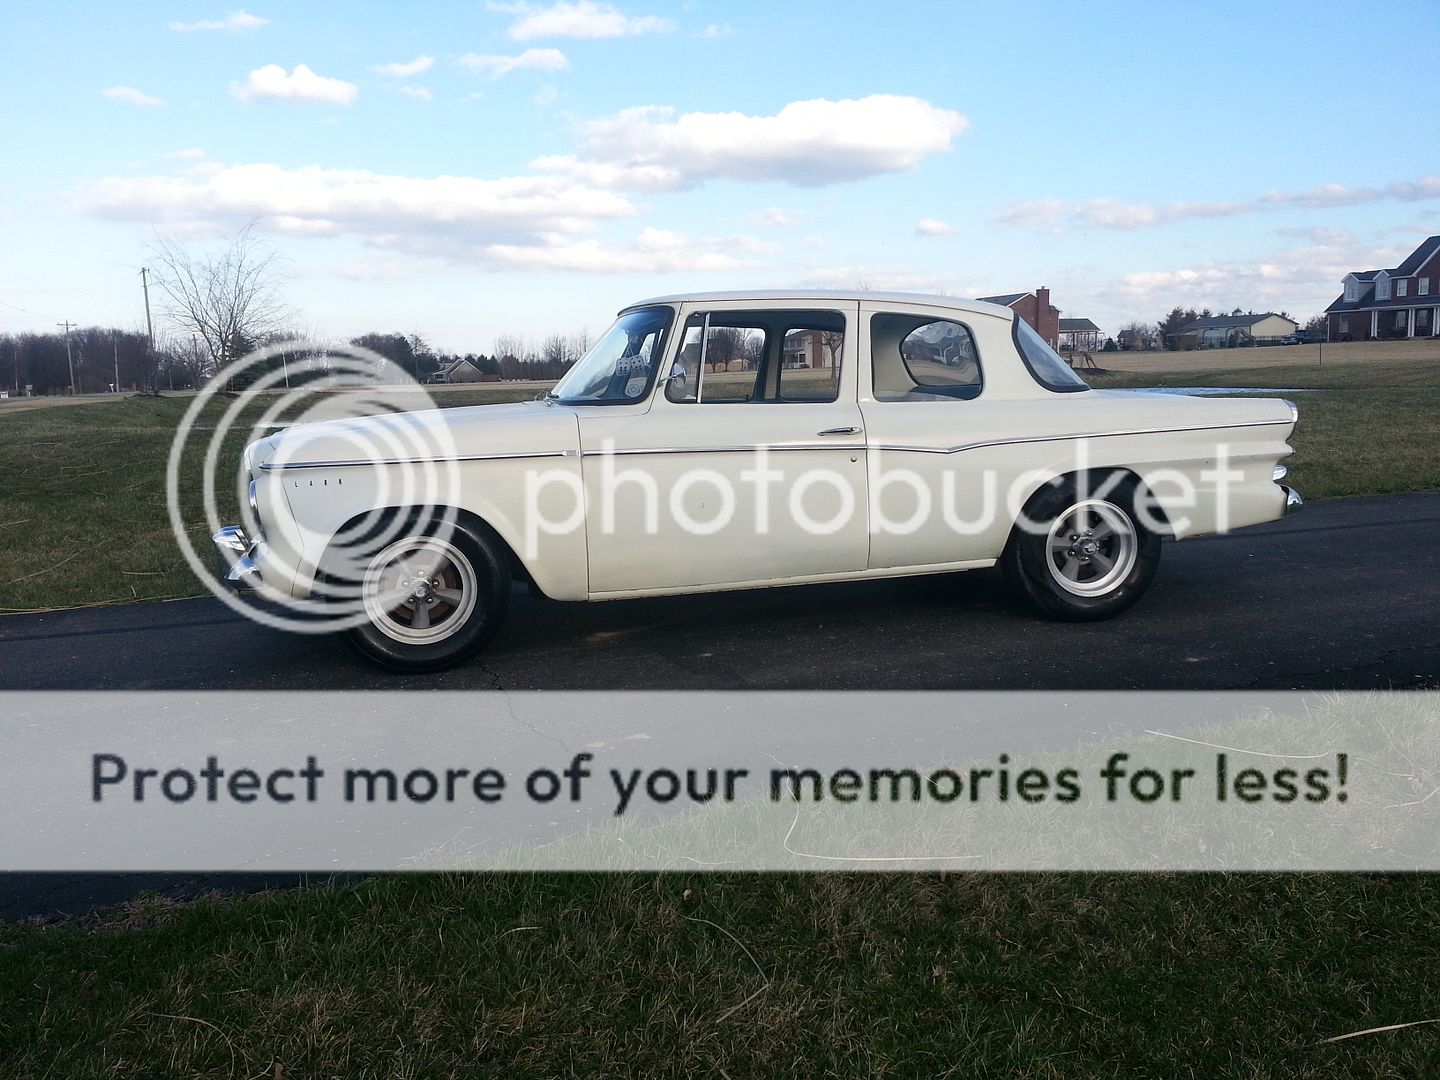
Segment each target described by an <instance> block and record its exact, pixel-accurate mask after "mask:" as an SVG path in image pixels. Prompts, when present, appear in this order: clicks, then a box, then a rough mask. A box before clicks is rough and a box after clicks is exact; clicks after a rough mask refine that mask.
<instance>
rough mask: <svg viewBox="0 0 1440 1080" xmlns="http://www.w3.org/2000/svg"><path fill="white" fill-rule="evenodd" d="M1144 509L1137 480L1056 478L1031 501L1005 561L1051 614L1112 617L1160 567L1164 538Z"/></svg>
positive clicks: (1025, 590) (1009, 570) (1013, 578)
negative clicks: (1150, 523) (1087, 481)
mask: <svg viewBox="0 0 1440 1080" xmlns="http://www.w3.org/2000/svg"><path fill="white" fill-rule="evenodd" d="M1140 511H1141V506H1140V502H1139V486H1138V484H1137V483H1136V482H1135V481H1134V480H1133V479H1131V478H1128V477H1127V478H1115V477H1103V478H1100V480H1099V481H1097V482H1096V483H1095V484H1093V485H1092V484H1087V485H1084V486H1082V485H1081V484H1080V483H1079V482H1078V481H1076V480H1074V479H1072V478H1066V479H1062V480H1057V481H1055V482H1053V483H1051V484H1049V485H1047V486H1046V487H1044V488H1042V489H1041V490H1040V491H1039V492H1038V493H1037V494H1036V495H1035V496H1033V497H1032V498H1031V500H1030V502H1029V503H1028V504H1027V505H1026V508H1025V513H1024V515H1023V516H1022V518H1021V521H1020V522H1019V523H1017V525H1016V527H1015V531H1014V532H1013V533H1012V534H1011V537H1010V542H1009V543H1008V544H1007V545H1006V548H1005V552H1004V554H1003V555H1002V556H1001V565H1002V567H1003V568H1004V570H1005V573H1006V576H1007V577H1008V578H1009V579H1010V580H1011V582H1012V583H1013V584H1014V585H1015V586H1016V588H1018V589H1019V591H1020V593H1021V594H1022V595H1023V596H1024V597H1025V598H1026V600H1028V601H1029V602H1030V603H1031V605H1033V606H1034V607H1036V608H1038V609H1039V610H1040V611H1041V612H1043V613H1044V614H1046V615H1049V616H1050V617H1051V618H1056V619H1066V620H1071V621H1087V620H1095V619H1108V618H1110V617H1111V616H1112V615H1118V614H1120V612H1122V611H1124V610H1125V609H1126V608H1128V607H1130V606H1131V605H1132V604H1134V603H1135V602H1136V601H1137V600H1139V599H1140V597H1141V596H1142V595H1143V594H1144V592H1145V590H1146V589H1148V588H1149V587H1150V583H1151V581H1153V580H1154V577H1155V571H1156V568H1157V567H1158V566H1159V565H1160V535H1159V533H1158V532H1156V531H1154V530H1153V529H1151V528H1147V527H1146V524H1145V522H1146V521H1147V520H1149V518H1148V515H1145V514H1142V513H1141V512H1140Z"/></svg>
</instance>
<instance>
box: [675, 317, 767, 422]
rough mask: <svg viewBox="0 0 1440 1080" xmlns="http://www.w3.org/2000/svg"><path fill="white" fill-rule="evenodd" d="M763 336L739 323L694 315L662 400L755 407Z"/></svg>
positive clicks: (757, 328)
mask: <svg viewBox="0 0 1440 1080" xmlns="http://www.w3.org/2000/svg"><path fill="white" fill-rule="evenodd" d="M765 344H766V331H765V328H764V327H763V326H754V325H748V324H747V323H746V322H745V320H743V319H739V320H737V319H735V318H733V317H730V316H726V315H719V314H712V315H710V316H709V319H708V322H707V320H706V316H703V315H692V316H690V318H689V319H688V320H687V321H686V323H685V336H684V338H683V339H682V340H681V343H680V352H679V354H678V355H677V356H676V358H675V366H674V367H673V368H672V369H671V372H670V379H669V381H668V382H667V383H666V384H665V396H666V397H667V398H669V399H670V400H671V401H677V402H697V401H698V402H704V403H705V404H709V405H715V404H720V403H723V402H740V401H755V400H756V399H757V398H758V392H757V387H758V386H759V380H760V374H761V367H762V366H763V363H764V359H765Z"/></svg>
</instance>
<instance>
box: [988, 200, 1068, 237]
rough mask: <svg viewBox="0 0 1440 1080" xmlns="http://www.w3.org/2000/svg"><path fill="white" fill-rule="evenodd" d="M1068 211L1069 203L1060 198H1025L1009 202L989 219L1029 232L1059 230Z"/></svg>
mask: <svg viewBox="0 0 1440 1080" xmlns="http://www.w3.org/2000/svg"><path fill="white" fill-rule="evenodd" d="M1069 212H1070V204H1069V203H1066V202H1064V201H1062V200H1060V199H1025V200H1022V201H1021V202H1016V203H1011V204H1010V205H1009V206H1007V207H1005V208H1004V209H1003V210H1001V211H1000V212H999V213H997V214H995V215H994V216H993V217H991V219H990V224H992V225H999V226H1001V227H1002V228H1007V229H1025V230H1027V231H1029V232H1045V233H1057V232H1060V231H1061V230H1060V223H1061V222H1062V221H1064V220H1065V215H1066V214H1068V213H1069Z"/></svg>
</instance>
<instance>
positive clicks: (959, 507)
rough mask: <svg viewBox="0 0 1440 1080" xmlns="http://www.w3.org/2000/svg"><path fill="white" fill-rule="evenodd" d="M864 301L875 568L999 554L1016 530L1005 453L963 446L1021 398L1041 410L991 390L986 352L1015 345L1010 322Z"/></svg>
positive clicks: (864, 392)
mask: <svg viewBox="0 0 1440 1080" xmlns="http://www.w3.org/2000/svg"><path fill="white" fill-rule="evenodd" d="M861 308H862V310H861V312H860V331H861V332H860V335H859V337H860V346H861V355H862V356H863V357H864V358H865V378H864V380H863V381H862V384H861V392H860V401H861V409H862V411H863V413H864V415H865V427H866V435H867V442H868V444H869V447H868V455H869V466H870V467H869V482H870V492H871V506H870V517H871V520H870V531H871V535H870V559H869V566H870V568H871V569H874V570H885V569H905V568H911V567H925V566H957V565H964V564H970V563H983V562H985V561H988V560H993V559H995V558H996V557H998V555H999V553H1000V549H1001V547H1003V545H1004V542H1005V537H1006V536H1007V535H1008V531H1009V526H1010V520H1011V519H1010V518H1009V517H1007V516H1005V514H1004V512H1003V509H1004V506H1003V502H1004V495H1005V492H1006V491H1007V484H1008V482H1009V481H1010V480H1011V479H1012V477H1011V475H1010V473H1009V472H1008V471H1007V470H1006V469H1005V467H1004V466H1003V462H1001V460H1000V458H998V457H997V455H996V454H994V453H992V452H990V451H988V450H986V449H984V448H980V449H977V450H975V451H974V452H964V453H962V452H958V450H959V448H961V447H963V446H964V445H965V444H974V443H977V442H980V443H983V442H985V441H986V440H987V438H988V437H990V434H991V433H992V432H993V431H994V430H995V428H994V425H995V423H996V422H997V416H999V417H1001V418H1002V419H1001V421H1000V422H1001V423H1002V424H1003V417H1004V416H1007V415H1010V409H1011V407H1012V406H1013V407H1018V408H1021V409H1033V405H1032V404H1031V403H1027V402H1021V403H1013V402H1003V401H1000V402H997V401H996V400H995V395H994V394H993V393H987V390H989V389H991V386H990V384H991V383H993V382H994V379H993V376H994V374H995V372H994V367H993V365H990V364H988V363H987V358H989V359H993V358H994V357H997V356H1000V355H1003V353H1004V351H1005V350H1007V349H1010V344H1009V338H1008V323H1006V322H1004V321H1003V320H1000V319H997V318H995V317H993V316H989V315H982V314H979V313H974V312H963V311H957V310H954V309H948V308H941V307H929V306H926V305H921V304H885V303H876V302H866V303H865V304H862V305H861ZM1005 396H1006V395H1005V394H1004V393H1003V392H1002V393H1001V394H1000V395H999V397H1000V398H1002V399H1003V398H1004V397H1005ZM997 465H999V466H1000V467H998V468H997Z"/></svg>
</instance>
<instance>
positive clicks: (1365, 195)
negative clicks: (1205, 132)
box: [990, 176, 1440, 232]
mask: <svg viewBox="0 0 1440 1080" xmlns="http://www.w3.org/2000/svg"><path fill="white" fill-rule="evenodd" d="M1424 199H1440V176H1422V177H1420V178H1419V179H1418V180H1413V181H1411V180H1402V181H1396V182H1395V183H1393V184H1387V185H1386V186H1384V187H1378V188H1377V187H1359V188H1352V187H1346V186H1345V185H1343V184H1322V185H1320V186H1319V187H1316V188H1311V189H1309V190H1307V191H1271V192H1268V193H1266V194H1264V195H1261V196H1258V197H1255V198H1251V199H1240V200H1234V201H1230V202H1171V203H1132V202H1122V201H1121V200H1119V199H1108V198H1098V199H1090V200H1088V201H1087V202H1084V203H1067V202H1063V201H1061V200H1059V199H1032V200H1027V201H1023V202H1017V203H1013V204H1011V205H1010V206H1008V207H1006V208H1005V209H1003V210H1001V211H1000V212H999V213H998V214H996V215H995V216H994V217H992V218H991V219H990V220H991V223H992V224H995V225H1000V226H1004V227H1009V228H1020V229H1030V230H1032V231H1038V232H1055V231H1057V230H1058V229H1060V228H1061V227H1062V226H1069V227H1072V228H1079V229H1107V230H1121V231H1129V230H1134V229H1147V228H1153V227H1155V226H1157V225H1168V224H1170V223H1171V222H1176V221H1195V220H1209V219H1216V218H1226V217H1236V216H1239V215H1242V214H1262V213H1268V212H1270V211H1274V210H1283V209H1290V208H1293V209H1301V210H1327V209H1333V208H1335V207H1340V206H1360V205H1363V204H1366V203H1377V202H1390V201H1398V202H1417V201H1420V200H1424Z"/></svg>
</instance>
